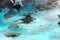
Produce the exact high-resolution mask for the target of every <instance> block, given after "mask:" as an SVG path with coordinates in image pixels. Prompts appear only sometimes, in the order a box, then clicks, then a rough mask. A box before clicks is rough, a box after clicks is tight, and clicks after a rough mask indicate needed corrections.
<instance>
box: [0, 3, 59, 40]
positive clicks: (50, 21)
mask: <svg viewBox="0 0 60 40" xmlns="http://www.w3.org/2000/svg"><path fill="white" fill-rule="evenodd" d="M8 11H9V9H8V10H3V11H2V12H1V13H0V40H60V31H59V30H60V26H59V25H58V24H57V23H58V22H59V21H60V19H59V18H58V16H57V15H58V14H60V9H59V8H55V9H52V10H44V11H38V12H36V13H35V12H33V11H34V9H32V3H28V4H26V8H22V9H21V10H20V15H19V14H18V12H16V13H17V14H16V15H15V16H13V17H12V18H9V19H7V20H6V19H5V18H4V14H6V13H7V12H8ZM29 12H33V13H32V14H31V16H32V17H33V18H34V19H35V20H34V21H33V22H31V23H29V24H24V23H19V22H21V20H18V21H17V22H14V21H15V20H17V19H22V18H24V16H22V15H23V14H26V13H27V14H28V13H29ZM15 23H17V24H18V25H19V28H15V27H14V26H10V28H8V27H9V25H11V24H15ZM7 33H19V34H21V35H19V36H18V37H15V38H12V37H6V36H5V34H7Z"/></svg>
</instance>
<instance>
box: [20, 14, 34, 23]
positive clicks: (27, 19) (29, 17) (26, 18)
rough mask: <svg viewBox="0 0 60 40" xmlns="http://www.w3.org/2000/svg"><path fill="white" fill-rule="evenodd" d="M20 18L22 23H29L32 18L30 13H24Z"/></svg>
mask: <svg viewBox="0 0 60 40" xmlns="http://www.w3.org/2000/svg"><path fill="white" fill-rule="evenodd" d="M21 20H22V21H23V22H22V23H30V22H32V21H33V18H32V17H31V16H30V15H26V17H25V18H23V19H21Z"/></svg>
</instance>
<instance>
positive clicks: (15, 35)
mask: <svg viewBox="0 0 60 40" xmlns="http://www.w3.org/2000/svg"><path fill="white" fill-rule="evenodd" d="M5 36H7V37H13V38H14V37H18V36H19V35H17V34H6V35H5Z"/></svg>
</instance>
